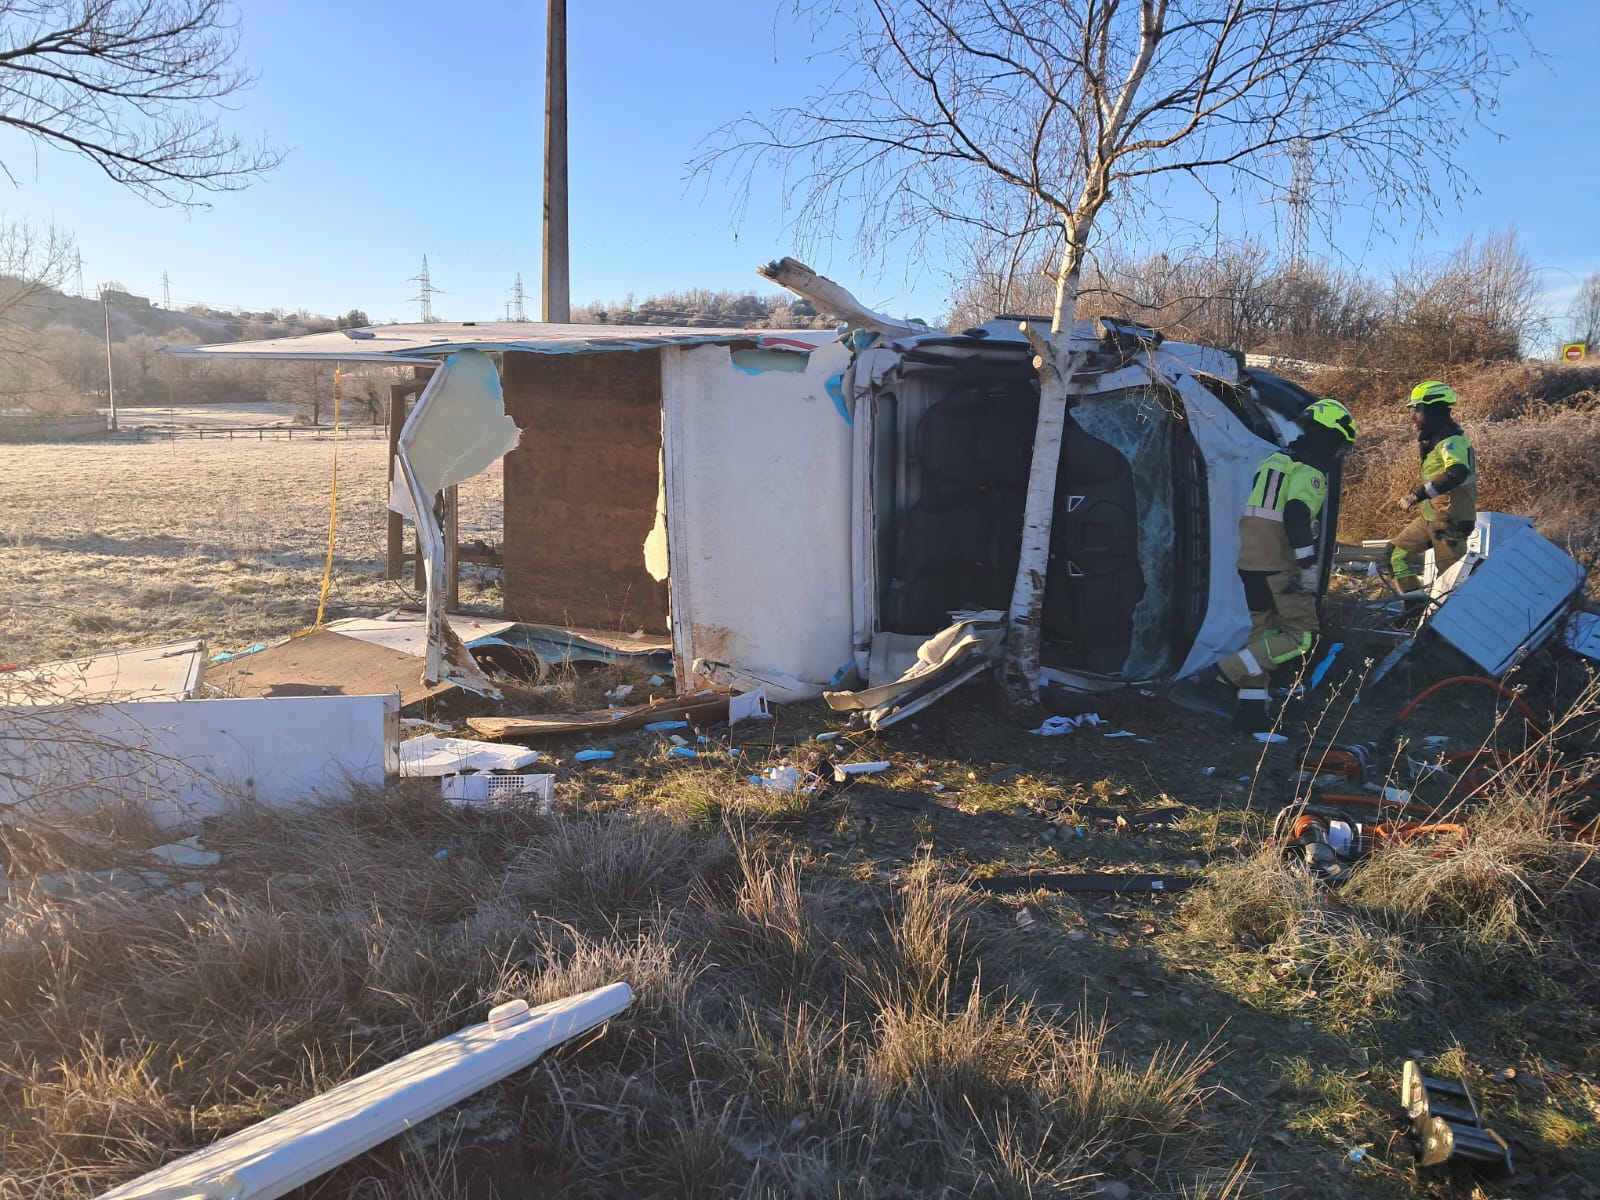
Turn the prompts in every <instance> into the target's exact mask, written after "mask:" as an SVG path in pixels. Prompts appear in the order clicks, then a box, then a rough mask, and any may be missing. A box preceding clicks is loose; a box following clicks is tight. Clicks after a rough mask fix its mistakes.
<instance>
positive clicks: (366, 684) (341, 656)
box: [206, 629, 452, 707]
mask: <svg viewBox="0 0 1600 1200" xmlns="http://www.w3.org/2000/svg"><path fill="white" fill-rule="evenodd" d="M206 684H207V690H208V691H211V692H215V693H216V694H219V695H226V696H240V697H246V696H260V697H274V698H276V697H281V696H378V695H385V694H389V693H398V694H399V696H400V704H401V706H402V707H404V706H406V705H410V704H415V703H417V701H419V700H426V699H427V698H428V697H430V696H437V695H439V694H440V693H442V692H447V691H449V690H450V688H451V686H452V685H451V684H449V683H434V684H428V683H424V682H423V681H422V671H421V662H420V660H419V659H417V658H416V657H415V656H413V655H410V654H407V653H405V652H404V651H402V650H396V649H393V648H392V647H390V646H385V645H381V644H378V643H374V642H367V641H363V640H361V639H359V638H354V637H349V636H346V635H345V634H343V633H335V632H334V631H333V630H331V629H318V630H316V631H315V632H313V633H308V634H305V635H304V636H302V637H296V638H290V639H289V640H288V641H286V642H280V643H279V644H278V645H276V646H271V647H269V648H268V649H266V650H261V651H258V652H257V653H255V654H252V655H250V656H248V657H246V658H235V659H234V660H233V661H232V662H229V663H224V664H222V667H221V669H220V670H219V669H217V668H215V667H213V668H212V669H211V670H210V671H208V672H207V673H206Z"/></svg>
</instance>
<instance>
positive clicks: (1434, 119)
mask: <svg viewBox="0 0 1600 1200" xmlns="http://www.w3.org/2000/svg"><path fill="white" fill-rule="evenodd" d="M796 11H797V13H798V12H804V13H808V14H809V13H814V12H816V10H815V9H814V8H809V7H807V8H797V10H796ZM1525 19H1526V18H1525V13H1524V11H1523V10H1522V9H1521V8H1520V7H1519V6H1518V5H1516V4H1515V3H1513V2H1511V0H860V2H858V3H848V2H841V3H840V4H837V5H835V6H833V7H831V8H830V9H828V10H825V11H824V12H823V14H822V15H821V16H820V17H814V18H813V20H815V21H816V30H815V32H816V33H817V35H818V36H824V37H832V38H835V39H836V49H835V50H834V52H833V54H832V55H831V57H828V56H825V57H826V58H828V61H830V62H836V63H837V64H839V74H838V75H837V76H836V77H833V78H831V79H830V80H829V82H828V83H827V84H826V86H825V87H822V88H819V89H818V91H817V92H816V93H815V94H814V95H812V96H810V97H809V98H808V99H806V100H805V101H804V102H803V103H801V104H798V105H795V106H793V107H789V108H783V109H779V110H777V111H775V112H773V113H771V114H769V115H766V116H755V115H748V116H746V117H744V118H742V119H740V120H737V121H734V122H732V123H731V124H729V125H727V126H725V127H724V128H723V129H722V130H720V131H719V132H718V133H717V134H714V135H713V136H712V138H711V141H710V145H711V149H709V150H708V151H707V152H706V153H705V154H704V155H702V156H701V157H700V158H699V159H698V160H696V162H695V163H693V164H691V166H692V167H693V168H694V169H695V170H696V171H698V172H716V171H719V170H726V171H727V172H728V173H729V174H730V175H731V177H732V178H733V179H734V180H736V181H739V182H742V183H743V184H745V186H746V189H747V190H746V193H745V195H746V200H747V199H748V196H749V195H751V194H754V193H753V191H750V190H749V188H750V185H753V184H754V183H755V182H756V181H758V180H761V181H765V180H767V179H769V178H770V177H771V176H772V174H773V173H774V169H776V173H777V175H778V178H779V180H780V186H781V187H782V189H783V192H784V194H785V196H786V197H787V199H788V202H789V203H790V204H791V205H792V215H793V218H794V221H795V229H796V233H797V234H798V236H799V238H800V240H801V243H802V246H807V245H816V244H821V243H823V242H826V241H830V240H832V239H833V238H834V237H836V236H837V234H838V233H839V232H840V231H841V228H842V227H846V226H850V225H853V226H854V227H855V232H856V235H857V237H856V245H857V248H858V250H862V251H870V252H872V253H874V254H877V255H883V256H885V257H887V255H888V253H889V252H890V247H892V246H896V245H905V244H906V243H905V242H904V241H902V239H905V238H909V239H910V242H909V245H910V246H911V247H912V248H913V249H922V248H924V247H926V246H928V245H930V244H933V242H934V240H935V239H937V237H938V236H939V235H940V234H942V233H948V232H950V230H951V229H952V227H963V229H964V231H965V232H966V233H967V235H968V236H969V237H970V236H972V231H973V230H976V231H977V232H978V235H979V236H983V237H988V238H994V237H995V236H996V235H997V234H1003V236H1002V237H1001V239H1000V240H1001V241H1005V240H1007V239H1012V240H1020V241H1024V242H1027V243H1029V249H1028V252H1027V253H1024V254H1020V255H1018V256H1017V257H1018V260H1019V261H1025V260H1029V259H1031V258H1033V257H1034V256H1035V255H1036V254H1037V253H1038V252H1040V251H1048V254H1049V260H1050V261H1051V262H1052V263H1053V264H1054V268H1053V274H1054V277H1055V278H1054V283H1055V303H1054V309H1053V312H1052V314H1051V318H1050V321H1049V323H1048V325H1047V326H1041V327H1033V326H1031V325H1030V326H1029V327H1027V328H1026V329H1025V332H1026V336H1027V337H1028V339H1029V342H1030V343H1031V344H1032V347H1033V350H1034V354H1035V365H1036V367H1037V369H1038V373H1039V393H1040V403H1039V420H1038V429H1037V434H1036V437H1035V441H1034V450H1033V466H1032V472H1031V475H1030V478H1029V484H1028V493H1027V501H1026V508H1025V512H1024V518H1023V528H1022V546H1021V561H1020V564H1019V566H1018V569H1017V576H1016V583H1015V587H1014V590H1013V595H1012V599H1011V605H1010V629H1009V634H1008V638H1007V653H1006V665H1005V672H1004V676H1005V685H1006V696H1007V699H1008V702H1009V704H1010V705H1012V706H1013V707H1015V708H1016V709H1018V710H1025V709H1027V708H1029V707H1031V706H1032V705H1033V704H1035V703H1036V697H1037V680H1038V678H1039V636H1040V613H1041V608H1042V604H1043V597H1044V585H1045V575H1046V568H1047V565H1048V559H1049V552H1050V532H1051V520H1052V515H1053V508H1054V498H1055V486H1056V470H1057V465H1058V463H1059V459H1060V454H1061V438H1062V431H1063V428H1064V425H1065V419H1066V412H1067V404H1068V381H1069V380H1070V378H1071V376H1072V374H1073V371H1074V368H1075V361H1074V360H1075V357H1076V354H1077V353H1078V352H1076V351H1075V350H1074V348H1073V340H1072V325H1073V312H1074V305H1075V302H1076V299H1077V296H1078V290H1079V283H1080V279H1081V277H1082V271H1083V268H1084V264H1085V260H1086V258H1087V256H1088V255H1089V254H1090V252H1091V251H1092V249H1093V248H1094V246H1095V245H1096V241H1097V235H1099V234H1100V232H1101V230H1102V228H1103V227H1104V226H1106V225H1110V224H1115V223H1116V222H1122V223H1123V224H1124V225H1126V223H1128V222H1131V221H1137V222H1139V223H1140V226H1141V229H1142V233H1143V235H1144V236H1145V237H1147V238H1148V237H1149V236H1150V234H1151V228H1150V226H1151V223H1152V222H1155V221H1159V220H1160V212H1161V209H1160V205H1161V204H1162V203H1163V201H1165V200H1166V199H1167V198H1168V195H1169V193H1170V191H1171V190H1172V189H1173V188H1179V189H1181V188H1184V187H1198V188H1199V189H1201V191H1202V193H1203V194H1206V195H1210V196H1211V197H1212V198H1213V199H1214V200H1215V199H1217V198H1219V197H1220V196H1222V195H1223V194H1232V195H1236V196H1238V197H1240V198H1241V199H1243V198H1244V197H1247V196H1249V195H1250V194H1251V193H1257V194H1258V195H1259V197H1260V198H1261V199H1264V200H1267V199H1272V198H1274V197H1275V196H1277V197H1281V195H1282V194H1283V192H1284V189H1285V187H1286V186H1287V183H1288V175H1289V170H1290V156H1289V154H1288V151H1289V149H1290V147H1291V145H1293V146H1294V147H1295V155H1294V157H1295V159H1297V160H1298V161H1300V162H1301V163H1302V165H1303V168H1309V169H1310V170H1311V172H1312V175H1311V177H1310V178H1311V179H1312V181H1313V183H1314V188H1315V193H1316V196H1317V200H1318V202H1319V204H1320V205H1321V206H1322V209H1323V211H1324V212H1328V211H1333V210H1334V209H1336V208H1337V206H1338V205H1339V204H1340V203H1341V202H1345V201H1352V200H1353V201H1359V202H1361V203H1363V204H1365V205H1369V206H1371V207H1372V209H1373V211H1374V212H1395V211H1396V210H1399V212H1398V215H1399V218H1400V219H1401V220H1407V221H1411V222H1417V221H1425V220H1426V219H1427V214H1428V213H1429V212H1430V211H1436V210H1437V208H1438V207H1439V206H1440V205H1441V204H1443V203H1446V202H1449V201H1451V200H1454V199H1455V198H1457V197H1458V196H1459V195H1460V194H1461V193H1462V191H1463V190H1464V189H1465V188H1466V187H1467V186H1468V183H1467V180H1466V177H1465V175H1464V173H1463V172H1462V170H1461V169H1460V165H1459V163H1458V162H1457V157H1456V155H1457V151H1458V149H1459V148H1460V146H1461V143H1462V139H1463V136H1464V135H1465V133H1466V131H1467V129H1468V128H1469V127H1470V126H1471V125H1473V124H1474V123H1475V122H1477V121H1480V120H1484V119H1486V118H1487V116H1488V114H1489V113H1491V112H1492V110H1493V108H1494V105H1495V99H1496V92H1497V89H1498V86H1499V83H1500V81H1501V80H1502V79H1503V78H1504V77H1505V76H1506V75H1507V74H1508V73H1509V72H1510V71H1511V70H1512V69H1513V67H1514V66H1515V63H1516V61H1517V51H1518V50H1519V49H1523V48H1525V47H1523V46H1522V45H1521V43H1523V42H1524V40H1525V36H1524V27H1525ZM1300 182H1301V184H1302V186H1303V185H1304V183H1305V177H1304V176H1302V179H1301V181H1300ZM1041 214H1043V215H1044V217H1045V218H1046V219H1045V220H1044V221H1043V222H1041V221H1040V220H1039V217H1040V215H1041ZM1008 222H1009V225H1008ZM1041 239H1043V240H1041Z"/></svg>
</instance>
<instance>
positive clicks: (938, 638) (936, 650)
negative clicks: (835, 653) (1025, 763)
mask: <svg viewBox="0 0 1600 1200" xmlns="http://www.w3.org/2000/svg"><path fill="white" fill-rule="evenodd" d="M1003 620H1004V614H1002V613H999V612H982V613H974V614H971V615H969V616H967V617H965V618H964V619H962V620H960V621H957V622H956V623H955V624H954V625H951V626H950V627H949V628H947V629H944V630H943V631H941V632H939V633H937V634H935V635H934V636H933V637H931V638H929V639H928V640H927V641H925V642H923V643H922V644H921V645H920V646H918V647H917V657H916V662H915V663H914V664H913V665H911V666H910V667H908V668H906V669H905V670H904V671H903V672H902V673H901V674H900V676H899V677H898V678H896V679H895V680H894V681H893V682H892V683H884V684H879V685H877V686H875V687H868V688H865V689H863V690H861V691H857V692H824V693H823V699H824V700H826V701H827V702H828V707H829V708H831V709H833V710H834V711H835V712H860V713H863V714H864V716H865V720H866V723H867V727H868V728H870V729H882V728H885V727H886V726H889V725H893V724H894V723H895V722H897V721H901V720H904V719H905V718H906V717H909V716H911V715H912V714H913V713H917V712H921V711H922V710H923V709H924V708H926V707H927V706H928V705H929V704H932V703H933V702H934V701H935V700H937V699H939V698H940V697H942V696H944V695H946V694H948V693H949V692H951V691H953V690H954V689H955V688H957V687H959V686H961V684H963V683H965V682H967V681H968V680H969V679H973V678H976V677H977V676H978V675H980V674H982V673H983V672H984V671H986V670H987V669H988V668H989V666H990V665H991V664H992V663H993V661H994V659H995V657H996V656H997V655H998V654H999V653H1000V650H1001V646H1002V643H1003V641H1004V639H1005V625H1004V623H1003Z"/></svg>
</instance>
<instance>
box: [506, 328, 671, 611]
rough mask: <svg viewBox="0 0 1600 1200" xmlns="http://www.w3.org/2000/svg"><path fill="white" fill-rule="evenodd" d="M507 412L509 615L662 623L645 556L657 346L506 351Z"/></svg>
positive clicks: (657, 420) (651, 506) (657, 587)
mask: <svg viewBox="0 0 1600 1200" xmlns="http://www.w3.org/2000/svg"><path fill="white" fill-rule="evenodd" d="M502 379H503V384H504V388H505V399H506V411H507V412H509V413H510V414H511V417H512V419H513V420H515V421H516V422H517V424H518V425H519V426H521V427H522V428H523V429H524V430H527V431H528V432H527V433H526V434H525V435H524V437H523V439H522V445H521V446H520V447H518V448H517V449H516V450H513V451H512V452H511V453H510V454H508V455H506V458H505V570H504V574H503V576H502V587H503V590H504V592H505V612H506V615H507V616H508V617H513V618H515V619H517V620H523V621H540V622H544V623H547V624H554V625H584V626H590V627H593V628H598V629H610V630H624V631H627V632H632V631H633V630H635V629H638V628H640V627H643V628H644V629H645V630H646V631H647V632H649V633H656V634H662V633H665V632H666V630H667V586H666V584H665V583H658V582H657V581H656V580H654V579H652V578H651V577H650V575H649V573H648V572H646V570H645V566H644V541H645V537H646V536H647V535H648V534H649V532H650V527H651V525H652V524H653V523H654V521H655V510H656V495H657V491H658V488H659V478H660V477H659V461H660V453H661V353H660V351H658V350H636V351H616V352H611V353H604V354H521V353H507V354H506V355H505V359H504V366H503V370H502Z"/></svg>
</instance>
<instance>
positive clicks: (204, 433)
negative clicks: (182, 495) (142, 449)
mask: <svg viewBox="0 0 1600 1200" xmlns="http://www.w3.org/2000/svg"><path fill="white" fill-rule="evenodd" d="M125 432H127V433H129V434H132V435H134V436H136V437H137V438H138V439H139V440H140V441H157V440H160V439H163V438H164V439H166V440H168V441H176V440H177V439H178V438H202V439H203V438H218V439H226V440H228V441H230V442H231V441H238V440H244V441H258V442H264V441H266V440H267V439H268V438H282V439H284V440H285V441H293V440H294V439H295V438H296V437H299V438H300V440H301V441H319V442H326V441H332V440H333V436H334V433H335V428H334V426H332V425H235V426H230V427H227V428H218V429H164V428H159V427H151V426H144V425H141V426H136V427H135V428H133V429H129V430H126V431H125ZM388 432H389V431H388V430H387V429H386V428H384V426H382V425H340V426H339V427H338V429H337V433H338V435H339V437H340V438H341V439H349V438H379V437H385V436H387V435H388Z"/></svg>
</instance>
